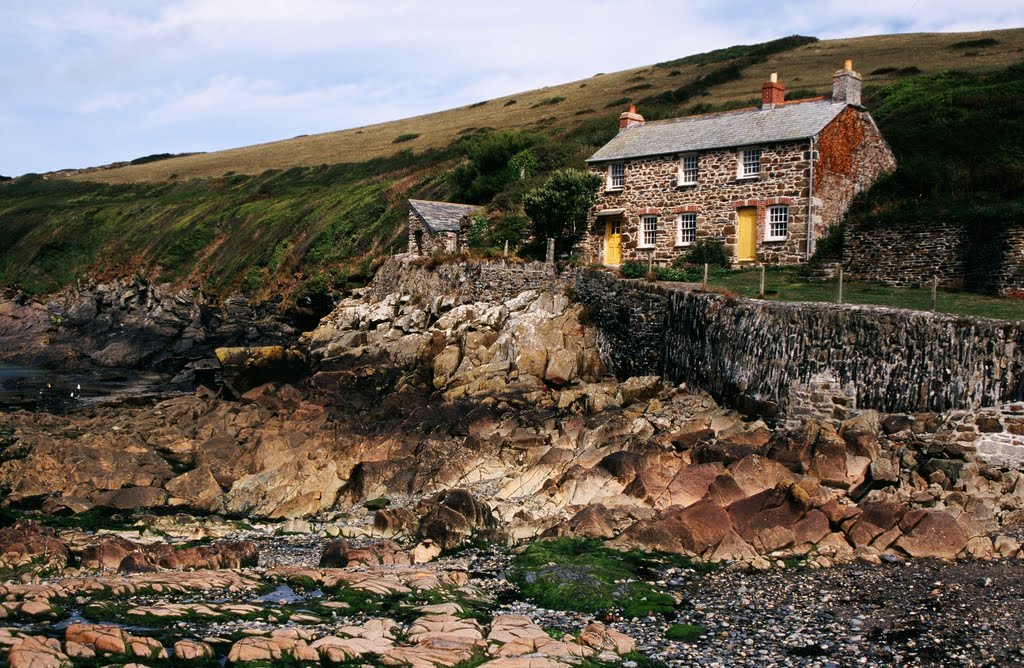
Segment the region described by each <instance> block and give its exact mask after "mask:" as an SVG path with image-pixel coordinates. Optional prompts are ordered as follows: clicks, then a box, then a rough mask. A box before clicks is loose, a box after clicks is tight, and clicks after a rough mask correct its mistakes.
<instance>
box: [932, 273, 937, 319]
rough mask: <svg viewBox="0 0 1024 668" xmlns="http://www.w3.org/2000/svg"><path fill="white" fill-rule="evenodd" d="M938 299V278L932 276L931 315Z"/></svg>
mask: <svg viewBox="0 0 1024 668" xmlns="http://www.w3.org/2000/svg"><path fill="white" fill-rule="evenodd" d="M938 298H939V276H938V274H933V275H932V313H935V307H936V306H937V302H938Z"/></svg>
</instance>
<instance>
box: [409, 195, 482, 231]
mask: <svg viewBox="0 0 1024 668" xmlns="http://www.w3.org/2000/svg"><path fill="white" fill-rule="evenodd" d="M409 206H411V207H412V210H413V211H415V212H416V215H418V216H419V217H420V218H422V219H423V223H424V224H425V225H426V226H427V227H429V228H430V231H431V232H458V231H459V221H461V220H462V219H463V218H465V217H466V216H468V215H469V214H471V213H473V212H474V211H476V210H477V209H479V208H480V207H478V206H473V205H472V204H452V203H451V202H431V201H429V200H425V199H411V200H409Z"/></svg>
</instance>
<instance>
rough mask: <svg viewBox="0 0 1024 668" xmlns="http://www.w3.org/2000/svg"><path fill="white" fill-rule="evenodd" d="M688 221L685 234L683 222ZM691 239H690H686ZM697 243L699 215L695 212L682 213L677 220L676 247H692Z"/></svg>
mask: <svg viewBox="0 0 1024 668" xmlns="http://www.w3.org/2000/svg"><path fill="white" fill-rule="evenodd" d="M684 221H686V226H685V231H686V232H688V234H684V225H683V222H684ZM684 237H689V239H688V240H687V239H684ZM696 241H697V214H696V213H693V212H688V213H681V214H679V217H678V218H676V246H691V245H693V243H694V242H696Z"/></svg>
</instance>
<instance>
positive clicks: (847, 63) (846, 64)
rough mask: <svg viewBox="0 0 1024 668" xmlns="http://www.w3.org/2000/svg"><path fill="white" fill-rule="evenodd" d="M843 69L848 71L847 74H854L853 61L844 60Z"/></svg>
mask: <svg viewBox="0 0 1024 668" xmlns="http://www.w3.org/2000/svg"><path fill="white" fill-rule="evenodd" d="M843 69H844V70H846V71H847V72H852V71H853V60H851V59H850V58H847V59H846V60H844V61H843Z"/></svg>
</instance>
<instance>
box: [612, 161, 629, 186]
mask: <svg viewBox="0 0 1024 668" xmlns="http://www.w3.org/2000/svg"><path fill="white" fill-rule="evenodd" d="M625 185H626V165H624V164H623V163H621V162H615V163H612V164H610V165H608V190H622V188H623V186H625Z"/></svg>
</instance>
